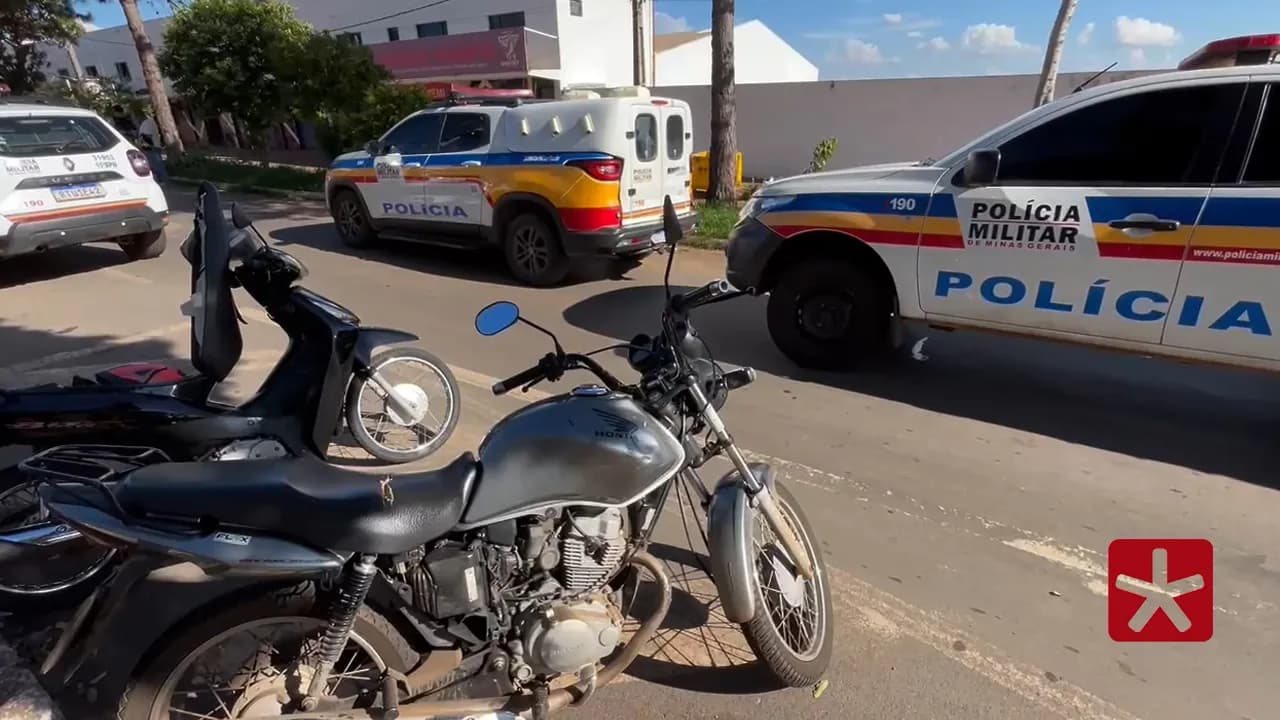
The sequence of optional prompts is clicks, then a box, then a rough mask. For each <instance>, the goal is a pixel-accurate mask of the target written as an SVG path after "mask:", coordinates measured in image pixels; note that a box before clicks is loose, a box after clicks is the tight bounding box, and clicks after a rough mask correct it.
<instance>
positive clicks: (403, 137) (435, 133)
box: [382, 114, 444, 155]
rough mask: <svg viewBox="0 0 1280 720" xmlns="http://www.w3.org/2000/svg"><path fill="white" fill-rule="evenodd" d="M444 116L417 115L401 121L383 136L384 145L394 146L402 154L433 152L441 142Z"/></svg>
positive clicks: (387, 146) (386, 146)
mask: <svg viewBox="0 0 1280 720" xmlns="http://www.w3.org/2000/svg"><path fill="white" fill-rule="evenodd" d="M443 121H444V116H443V115H439V114H431V115H415V116H413V117H411V118H409V119H408V120H405V121H404V122H402V123H400V124H399V125H397V126H396V127H395V129H393V130H392V131H391V132H389V133H387V134H386V136H385V137H383V138H382V144H383V147H385V148H388V151H389V149H390V148H392V147H394V148H395V149H396V150H397V151H398V152H399V153H400V154H401V155H425V154H427V153H433V152H435V151H436V148H437V147H438V146H439V144H440V125H441V123H442V122H443Z"/></svg>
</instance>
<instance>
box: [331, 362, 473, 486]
mask: <svg viewBox="0 0 1280 720" xmlns="http://www.w3.org/2000/svg"><path fill="white" fill-rule="evenodd" d="M404 360H408V361H411V362H416V363H420V364H422V365H425V366H427V367H428V368H429V369H430V371H431V372H433V373H434V374H435V376H436V378H437V379H438V380H439V381H440V384H441V385H443V386H444V389H445V395H446V398H447V403H446V404H447V405H448V407H447V408H446V410H447V412H448V416H447V417H446V418H445V420H444V423H443V424H442V425H441V427H440V430H439V431H438V432H437V433H436V434H435V436H434V437H432V438H431V439H430V440H429V441H428V442H426V443H424V444H422V445H421V446H419V447H415V448H413V449H410V450H396V449H394V448H388V447H386V446H384V445H382V444H381V443H379V442H378V441H377V440H376V439H374V437H373V434H372V433H371V432H369V429H368V428H367V427H365V423H364V419H363V418H362V417H361V414H360V397H361V392H362V391H363V390H364V389H365V387H366V385H367V384H368V383H370V382H372V381H371V380H369V379H367V378H360V377H356V378H355V379H354V380H353V382H352V383H351V387H350V388H348V389H347V400H346V419H347V428H348V429H349V430H350V431H351V435H352V437H354V438H355V440H356V443H357V444H359V445H360V447H361V449H363V450H364V451H365V452H367V453H369V454H370V455H372V456H374V457H375V458H377V459H379V460H381V461H382V462H385V463H390V464H402V463H408V462H413V461H414V460H421V459H422V458H425V457H427V456H429V455H431V454H432V453H434V452H435V451H436V450H439V449H440V448H441V447H443V446H444V444H445V443H447V442H448V441H449V437H450V436H452V435H453V431H454V430H455V429H456V428H457V427H458V418H459V416H460V415H461V413H462V391H461V390H459V389H458V381H457V380H456V379H455V378H454V377H453V372H452V371H450V370H449V366H448V365H446V364H445V362H444V361H443V360H441V359H440V358H438V357H436V356H435V355H434V354H432V353H430V352H427V351H426V350H423V349H421V348H416V347H411V346H402V347H392V348H389V349H387V350H383V351H382V352H380V353H378V354H376V355H374V356H373V359H372V360H371V361H370V362H369V368H370V371H371V372H376V371H377V370H378V369H379V368H382V367H384V366H386V365H389V364H391V363H393V362H396V361H404ZM388 382H389V381H388ZM419 389H420V388H419ZM429 409H430V408H429Z"/></svg>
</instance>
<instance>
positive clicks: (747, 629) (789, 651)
mask: <svg viewBox="0 0 1280 720" xmlns="http://www.w3.org/2000/svg"><path fill="white" fill-rule="evenodd" d="M774 502H775V503H776V504H777V506H778V510H779V512H780V513H781V515H782V517H783V518H784V519H785V521H786V522H787V524H788V525H789V526H790V527H791V531H792V532H793V533H795V535H796V537H797V538H799V539H800V542H801V544H803V545H804V548H805V552H807V553H808V554H809V561H810V563H811V564H812V565H813V577H812V578H811V579H808V580H806V579H804V577H803V576H801V575H800V574H799V572H797V571H796V569H795V565H794V564H793V563H792V561H791V560H790V558H789V557H788V556H787V553H786V551H785V550H784V549H783V546H782V543H781V542H780V541H779V540H778V538H777V536H776V535H775V533H774V532H773V529H772V528H771V527H769V521H768V520H766V519H765V518H764V516H763V515H761V514H760V513H754V521H753V523H752V525H753V528H752V550H751V552H752V557H753V559H754V561H755V570H756V572H755V582H754V583H753V585H754V587H753V588H752V591H753V592H754V593H755V596H756V614H755V617H753V618H751V620H750V621H748V622H747V623H746V624H744V625H743V626H742V631H743V634H745V635H746V636H747V644H749V645H750V646H751V649H752V651H754V652H755V655H756V657H757V658H759V659H760V661H761V662H763V663H764V664H765V665H766V666H767V667H768V668H769V671H770V672H771V673H773V675H774V677H776V678H777V679H778V680H779V681H781V682H782V683H783V684H785V685H788V686H790V687H805V686H808V685H813V684H814V683H817V682H818V681H819V680H821V679H822V676H823V674H824V673H826V671H827V666H828V665H829V664H830V663H831V649H832V645H833V644H834V642H835V630H834V626H833V623H832V618H831V589H830V587H829V586H828V584H827V568H826V564H825V563H824V562H823V560H822V551H821V550H820V549H819V548H818V543H817V536H816V535H815V533H814V532H813V527H812V526H811V525H810V524H809V520H808V519H807V518H806V517H805V516H804V513H803V512H802V511H801V510H800V503H799V502H797V501H796V498H795V496H794V495H792V494H791V492H790V491H789V490H787V489H786V488H785V487H783V486H782V484H781V483H778V484H776V485H775V486H774Z"/></svg>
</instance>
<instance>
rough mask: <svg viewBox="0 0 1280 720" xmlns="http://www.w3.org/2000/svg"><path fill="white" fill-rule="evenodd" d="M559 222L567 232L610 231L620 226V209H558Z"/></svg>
mask: <svg viewBox="0 0 1280 720" xmlns="http://www.w3.org/2000/svg"><path fill="white" fill-rule="evenodd" d="M560 220H561V221H563V222H564V229H565V230H568V231H569V232H594V231H596V230H612V229H614V228H616V227H618V226H619V225H621V224H622V208H620V207H602V208H560Z"/></svg>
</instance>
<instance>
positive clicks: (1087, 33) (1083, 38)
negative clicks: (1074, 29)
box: [1078, 23, 1098, 45]
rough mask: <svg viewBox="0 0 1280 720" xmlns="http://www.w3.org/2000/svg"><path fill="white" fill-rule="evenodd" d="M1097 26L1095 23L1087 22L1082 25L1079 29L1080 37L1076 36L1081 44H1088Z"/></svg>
mask: <svg viewBox="0 0 1280 720" xmlns="http://www.w3.org/2000/svg"><path fill="white" fill-rule="evenodd" d="M1097 27H1098V25H1097V23H1088V24H1086V25H1085V26H1084V29H1083V30H1081V31H1080V37H1079V38H1078V40H1079V42H1080V44H1081V45H1088V44H1089V41H1090V40H1092V39H1093V31H1094V29H1096V28H1097Z"/></svg>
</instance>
